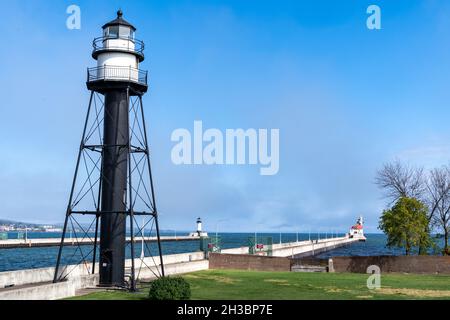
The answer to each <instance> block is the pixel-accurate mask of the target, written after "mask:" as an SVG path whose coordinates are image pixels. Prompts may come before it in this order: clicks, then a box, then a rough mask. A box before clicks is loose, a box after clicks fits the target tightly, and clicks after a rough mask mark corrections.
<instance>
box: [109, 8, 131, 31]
mask: <svg viewBox="0 0 450 320" xmlns="http://www.w3.org/2000/svg"><path fill="white" fill-rule="evenodd" d="M114 26H124V27H129V28H130V29H132V30H133V31H136V28H135V27H134V26H133V25H132V24H131V23H129V22H128V21H126V20H125V19H124V18H123V12H122V10H119V11H117V18H116V19H114V20H112V21H110V22H108V23H107V24H105V25H104V26H103V27H102V28H103V29H106V28H108V27H114Z"/></svg>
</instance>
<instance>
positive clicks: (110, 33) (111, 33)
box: [105, 26, 119, 38]
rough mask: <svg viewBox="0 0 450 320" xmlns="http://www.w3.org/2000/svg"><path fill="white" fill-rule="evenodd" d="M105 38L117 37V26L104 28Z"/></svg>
mask: <svg viewBox="0 0 450 320" xmlns="http://www.w3.org/2000/svg"><path fill="white" fill-rule="evenodd" d="M105 37H106V38H118V37H119V26H112V27H108V28H106V29H105Z"/></svg>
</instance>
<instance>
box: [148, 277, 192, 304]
mask: <svg viewBox="0 0 450 320" xmlns="http://www.w3.org/2000/svg"><path fill="white" fill-rule="evenodd" d="M148 298H149V299H150V300H189V299H190V298H191V288H190V286H189V283H188V282H187V281H186V280H184V279H183V278H181V277H173V278H170V277H162V278H159V279H157V280H155V281H153V282H152V284H151V287H150V292H149V296H148Z"/></svg>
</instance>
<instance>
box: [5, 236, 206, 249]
mask: <svg viewBox="0 0 450 320" xmlns="http://www.w3.org/2000/svg"><path fill="white" fill-rule="evenodd" d="M199 239H200V237H198V236H193V237H191V236H164V237H161V241H163V242H169V241H194V240H199ZM156 240H157V238H156V237H144V241H145V242H156ZM141 241H142V237H135V238H134V242H141ZM127 242H131V238H130V237H128V238H127ZM98 243H100V238H98ZM60 244H61V239H60V238H45V239H9V240H0V249H15V248H36V247H57V246H59V245H60ZM93 244H94V239H93V238H88V237H86V238H84V239H82V238H78V239H77V238H70V237H69V238H66V239H65V241H64V245H66V246H77V245H93Z"/></svg>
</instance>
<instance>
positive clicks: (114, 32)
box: [103, 26, 134, 40]
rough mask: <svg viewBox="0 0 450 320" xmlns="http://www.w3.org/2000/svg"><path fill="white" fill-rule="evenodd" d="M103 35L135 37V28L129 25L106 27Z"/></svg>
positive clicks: (121, 37)
mask: <svg viewBox="0 0 450 320" xmlns="http://www.w3.org/2000/svg"><path fill="white" fill-rule="evenodd" d="M103 36H104V37H105V38H109V39H115V38H120V39H130V40H133V39H134V30H133V29H131V28H130V27H127V26H111V27H108V28H106V29H105V31H104V34H103Z"/></svg>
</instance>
